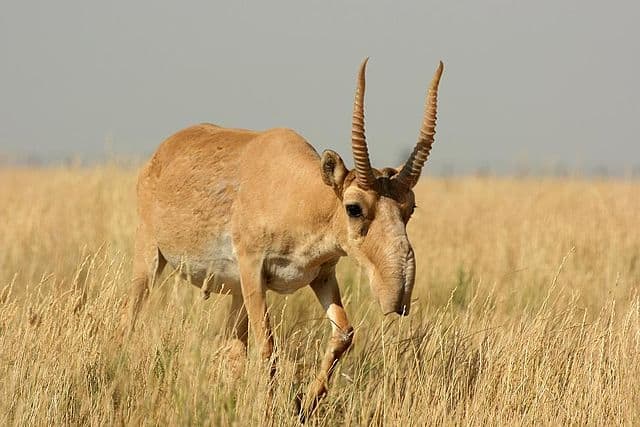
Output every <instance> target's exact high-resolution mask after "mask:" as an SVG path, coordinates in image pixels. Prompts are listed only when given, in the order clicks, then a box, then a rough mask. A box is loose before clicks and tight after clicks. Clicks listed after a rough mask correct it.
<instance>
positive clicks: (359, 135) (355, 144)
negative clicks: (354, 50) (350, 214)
mask: <svg viewBox="0 0 640 427" xmlns="http://www.w3.org/2000/svg"><path fill="white" fill-rule="evenodd" d="M367 61H369V58H365V60H364V61H362V64H361V65H360V71H358V86H357V87H356V95H355V99H354V101H353V119H352V122H351V150H352V152H353V162H354V164H355V168H356V179H357V183H358V187H360V188H362V189H363V190H368V189H370V188H372V187H373V185H374V183H375V178H374V176H373V170H371V161H370V160H369V150H368V149H367V138H366V137H365V133H364V89H365V71H366V69H367Z"/></svg>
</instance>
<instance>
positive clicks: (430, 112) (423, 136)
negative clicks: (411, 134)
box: [396, 61, 444, 188]
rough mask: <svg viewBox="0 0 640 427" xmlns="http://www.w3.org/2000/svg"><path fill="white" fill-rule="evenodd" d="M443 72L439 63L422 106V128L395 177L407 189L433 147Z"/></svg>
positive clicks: (418, 175)
mask: <svg viewBox="0 0 640 427" xmlns="http://www.w3.org/2000/svg"><path fill="white" fill-rule="evenodd" d="M443 70H444V64H443V63H442V61H440V64H439V65H438V68H437V69H436V72H435V74H434V75H433V78H432V79H431V85H430V86H429V91H428V92H427V99H426V101H425V106H424V118H423V119H422V127H421V128H420V135H419V136H418V142H417V143H416V146H415V148H414V149H413V152H412V153H411V155H410V156H409V159H408V160H407V162H406V163H405V164H404V166H403V167H402V170H401V171H400V173H399V174H398V175H396V177H397V178H396V179H397V180H398V181H399V182H401V183H402V184H403V185H405V186H407V187H409V188H412V187H413V186H415V185H416V183H417V182H418V179H419V178H420V172H422V167H423V166H424V164H425V162H426V161H427V158H428V157H429V152H430V151H431V146H432V145H433V141H434V137H435V135H436V111H437V109H438V85H439V84H440V77H441V76H442V71H443Z"/></svg>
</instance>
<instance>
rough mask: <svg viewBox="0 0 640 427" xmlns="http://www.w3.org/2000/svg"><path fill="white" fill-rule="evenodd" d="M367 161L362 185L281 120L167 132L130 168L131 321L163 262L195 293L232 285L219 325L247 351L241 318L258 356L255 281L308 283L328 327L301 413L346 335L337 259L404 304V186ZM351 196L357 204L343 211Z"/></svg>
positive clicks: (269, 349) (322, 388) (260, 318)
mask: <svg viewBox="0 0 640 427" xmlns="http://www.w3.org/2000/svg"><path fill="white" fill-rule="evenodd" d="M363 74H364V72H363V70H362V71H361V75H362V76H363ZM361 80H362V81H364V78H363V77H362V79H361ZM362 131H364V130H363V128H362ZM360 144H364V142H363V141H361V142H360ZM371 173H372V174H373V178H372V179H370V180H368V181H364V182H365V183H367V185H368V186H370V187H371V188H364V189H363V188H361V186H359V181H358V179H356V178H357V173H356V172H355V171H348V170H347V169H346V168H345V167H344V163H343V161H342V159H341V158H340V157H339V156H338V155H337V154H336V153H334V152H332V151H325V152H324V153H323V155H322V157H320V156H319V155H318V154H317V152H316V151H315V150H314V149H313V147H311V145H309V144H308V143H307V142H306V141H305V140H304V138H302V137H301V136H300V135H298V134H297V133H295V132H294V131H292V130H289V129H271V130H267V131H263V132H255V131H249V130H241V129H225V128H221V127H218V126H215V125H211V124H201V125H197V126H193V127H190V128H187V129H184V130H182V131H180V132H178V133H176V134H175V135H173V136H171V137H170V138H168V139H167V140H166V141H164V142H163V143H162V144H161V145H160V147H159V148H158V150H157V151H156V152H155V154H154V155H153V157H152V158H151V159H150V161H149V162H148V163H147V164H146V165H145V166H144V167H143V169H142V170H141V172H140V175H139V178H138V187H137V193H138V214H139V218H140V224H139V227H138V231H137V236H136V250H135V259H134V273H133V274H134V275H133V282H134V286H133V304H132V313H131V328H132V329H133V326H134V325H135V321H136V318H137V315H138V312H139V309H140V305H141V302H142V300H143V299H144V296H145V295H146V294H147V292H148V288H149V287H151V286H152V283H153V281H154V280H155V278H156V277H157V276H158V275H159V274H160V272H161V271H162V269H163V267H164V265H165V264H166V263H167V262H168V263H169V264H170V265H172V266H173V267H174V268H176V269H178V270H179V271H180V272H181V273H182V274H184V276H185V277H186V278H187V279H189V280H190V281H191V282H192V283H193V284H195V285H196V286H199V287H201V288H202V289H203V295H204V297H205V298H206V297H208V295H209V293H210V292H218V293H227V294H231V295H233V304H232V309H231V313H230V315H229V320H228V325H227V328H228V330H229V333H230V334H231V335H232V338H233V339H234V340H235V342H236V346H237V345H238V344H239V345H240V346H241V348H243V349H244V350H243V352H246V345H247V329H248V325H249V324H250V325H251V329H252V332H253V334H254V336H255V338H256V342H257V344H258V346H259V348H260V349H261V353H262V355H263V357H265V358H267V359H271V355H272V353H273V337H272V335H271V328H270V326H269V317H268V313H267V306H266V299H265V294H266V291H267V290H273V291H276V292H279V293H290V292H294V291H296V290H297V289H299V288H301V287H303V286H307V285H310V286H311V288H312V290H313V291H314V292H315V294H316V296H317V298H318V300H319V302H320V303H321V304H322V306H323V307H324V309H325V311H326V312H327V316H328V318H329V319H330V320H331V322H332V329H333V335H332V338H331V339H330V341H329V344H328V348H327V352H326V354H325V357H324V359H323V361H322V367H321V371H320V373H319V375H317V376H316V379H315V380H314V381H313V382H312V384H311V385H310V387H309V392H308V393H307V395H306V397H305V398H304V400H303V401H302V402H301V403H302V404H303V407H302V408H301V416H302V417H305V416H308V415H309V414H310V413H311V411H313V409H314V407H315V405H316V403H317V402H318V401H319V399H320V398H321V397H322V396H323V395H324V394H325V393H326V387H327V382H328V380H329V378H330V376H331V373H332V370H333V367H334V366H335V363H336V362H337V361H338V360H339V358H340V356H341V355H342V354H343V353H344V352H345V351H346V350H347V349H348V348H349V346H350V344H351V341H352V337H353V328H352V327H351V325H350V324H349V321H348V319H347V316H346V313H345V311H344V309H343V307H342V302H341V300H340V290H339V288H338V284H337V282H336V278H335V265H336V263H337V261H338V259H339V258H340V257H342V256H345V255H347V254H348V255H352V256H354V257H355V258H356V259H357V260H358V261H359V262H360V263H361V264H362V265H364V266H365V267H366V269H367V271H368V272H369V277H370V281H371V284H372V287H373V290H374V292H375V294H376V295H377V296H378V299H379V302H380V305H381V307H382V309H383V311H384V312H385V313H389V312H397V313H400V314H406V313H407V312H408V309H409V303H410V297H411V288H412V286H413V271H414V270H415V261H414V259H413V251H412V249H411V245H410V243H409V240H408V237H407V234H406V223H407V221H408V220H409V218H410V216H411V213H412V212H413V208H414V196H413V192H412V191H411V189H410V188H409V187H407V186H406V185H404V184H401V183H400V182H399V181H398V180H396V179H394V176H395V175H396V173H397V170H396V169H392V168H387V169H383V170H382V171H378V170H375V169H371ZM360 182H363V181H362V180H360ZM352 204H357V205H358V206H359V207H360V208H361V209H362V216H359V217H350V216H349V215H347V212H346V207H347V205H352ZM273 369H275V366H274V365H273V364H272V372H273Z"/></svg>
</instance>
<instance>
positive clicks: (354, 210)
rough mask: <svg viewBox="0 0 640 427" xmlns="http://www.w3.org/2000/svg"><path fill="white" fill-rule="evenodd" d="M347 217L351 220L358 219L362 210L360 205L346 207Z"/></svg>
mask: <svg viewBox="0 0 640 427" xmlns="http://www.w3.org/2000/svg"><path fill="white" fill-rule="evenodd" d="M347 215H349V216H350V217H351V218H358V217H360V216H362V208H361V207H360V205H357V204H355V203H354V204H351V205H347Z"/></svg>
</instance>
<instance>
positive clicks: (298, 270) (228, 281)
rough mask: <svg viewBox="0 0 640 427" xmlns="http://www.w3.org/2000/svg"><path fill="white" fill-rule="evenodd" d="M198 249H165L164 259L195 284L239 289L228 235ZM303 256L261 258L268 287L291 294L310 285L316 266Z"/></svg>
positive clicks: (212, 289)
mask: <svg viewBox="0 0 640 427" xmlns="http://www.w3.org/2000/svg"><path fill="white" fill-rule="evenodd" d="M207 248H208V249H207V250H204V251H202V252H201V253H184V254H176V253H166V252H165V251H163V250H162V248H160V251H161V252H162V255H163V256H164V257H165V258H166V260H167V262H168V263H169V264H170V265H171V266H173V268H175V269H176V270H178V271H179V272H180V273H181V274H183V275H184V276H185V277H186V278H187V279H188V280H189V281H190V282H191V283H193V284H194V285H196V286H199V287H201V286H203V284H206V287H207V289H208V291H209V292H222V293H225V292H232V293H237V292H240V269H239V268H238V259H237V257H236V253H235V248H234V246H233V243H232V241H231V237H230V236H229V235H223V236H220V237H219V238H217V239H215V240H214V241H212V243H211V244H209V245H207ZM308 264H309V263H308V262H306V260H305V259H303V258H302V257H296V256H291V255H287V256H283V255H277V254H271V255H269V256H267V257H266V258H265V259H264V260H263V268H262V274H263V280H264V284H265V286H266V288H267V289H269V290H272V291H275V292H278V293H282V294H290V293H293V292H295V291H296V290H298V289H300V288H302V287H304V286H307V285H309V283H311V281H312V280H313V279H315V278H316V276H317V275H318V272H319V271H320V268H319V267H309V265H308Z"/></svg>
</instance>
